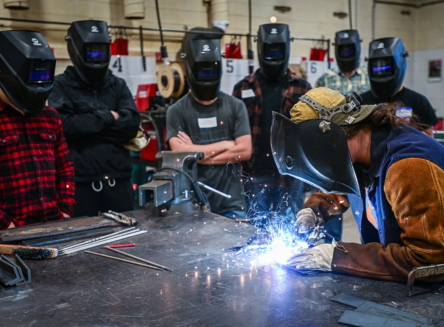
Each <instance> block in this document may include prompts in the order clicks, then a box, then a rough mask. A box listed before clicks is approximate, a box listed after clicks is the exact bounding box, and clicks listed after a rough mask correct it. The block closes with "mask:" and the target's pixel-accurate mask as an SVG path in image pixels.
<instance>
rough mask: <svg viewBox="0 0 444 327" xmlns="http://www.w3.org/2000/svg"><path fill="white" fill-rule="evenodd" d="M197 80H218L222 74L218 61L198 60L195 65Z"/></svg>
mask: <svg viewBox="0 0 444 327" xmlns="http://www.w3.org/2000/svg"><path fill="white" fill-rule="evenodd" d="M194 70H195V76H196V80H198V81H211V80H218V79H219V74H220V66H219V62H218V61H213V62H198V63H196V64H195V66H194Z"/></svg>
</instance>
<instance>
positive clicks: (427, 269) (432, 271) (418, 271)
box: [407, 263, 444, 297]
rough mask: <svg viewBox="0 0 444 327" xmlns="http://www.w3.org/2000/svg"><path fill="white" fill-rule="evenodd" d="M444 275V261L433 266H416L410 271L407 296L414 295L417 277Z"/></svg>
mask: <svg viewBox="0 0 444 327" xmlns="http://www.w3.org/2000/svg"><path fill="white" fill-rule="evenodd" d="M438 275H444V263H443V264H439V265H433V266H424V267H415V268H413V269H412V271H411V272H410V273H409V277H408V279H407V289H408V292H407V296H408V297H412V296H413V293H412V292H413V284H414V283H415V280H416V278H421V277H428V276H438Z"/></svg>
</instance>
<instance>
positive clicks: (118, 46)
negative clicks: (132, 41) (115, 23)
mask: <svg viewBox="0 0 444 327" xmlns="http://www.w3.org/2000/svg"><path fill="white" fill-rule="evenodd" d="M115 35H116V36H115V39H114V41H113V42H111V43H110V48H111V55H113V56H127V55H128V36H127V34H126V30H125V29H124V28H118V29H117V32H116V34H115Z"/></svg>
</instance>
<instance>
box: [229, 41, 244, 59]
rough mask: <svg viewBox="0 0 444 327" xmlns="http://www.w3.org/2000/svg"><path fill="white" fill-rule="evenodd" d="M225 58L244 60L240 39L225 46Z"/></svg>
mask: <svg viewBox="0 0 444 327" xmlns="http://www.w3.org/2000/svg"><path fill="white" fill-rule="evenodd" d="M236 41H237V42H236ZM225 58H227V59H242V49H241V43H240V41H239V39H238V40H236V38H233V39H232V40H231V42H230V43H226V44H225Z"/></svg>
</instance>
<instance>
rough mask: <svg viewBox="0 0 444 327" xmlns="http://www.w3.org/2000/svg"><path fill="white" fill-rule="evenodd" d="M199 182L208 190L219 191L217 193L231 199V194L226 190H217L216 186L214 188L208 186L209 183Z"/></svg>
mask: <svg viewBox="0 0 444 327" xmlns="http://www.w3.org/2000/svg"><path fill="white" fill-rule="evenodd" d="M197 184H199V185H200V186H202V187H204V188H206V189H207V190H209V191H211V192H214V193H217V194H219V195H222V196H224V197H226V198H228V199H231V195H230V194H226V193H224V192H221V191H219V190H216V189H215V188H212V187H211V186H208V185H207V184H204V183H202V182H197Z"/></svg>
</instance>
